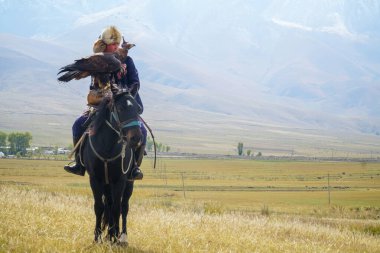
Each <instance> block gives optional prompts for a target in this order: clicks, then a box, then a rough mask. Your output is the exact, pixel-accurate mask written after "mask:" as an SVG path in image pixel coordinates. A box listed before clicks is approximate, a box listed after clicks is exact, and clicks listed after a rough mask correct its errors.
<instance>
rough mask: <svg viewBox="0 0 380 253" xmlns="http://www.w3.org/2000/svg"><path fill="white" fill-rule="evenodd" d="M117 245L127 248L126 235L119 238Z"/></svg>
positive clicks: (123, 234)
mask: <svg viewBox="0 0 380 253" xmlns="http://www.w3.org/2000/svg"><path fill="white" fill-rule="evenodd" d="M119 244H120V245H123V246H128V238H127V234H126V233H122V234H121V235H120V237H119Z"/></svg>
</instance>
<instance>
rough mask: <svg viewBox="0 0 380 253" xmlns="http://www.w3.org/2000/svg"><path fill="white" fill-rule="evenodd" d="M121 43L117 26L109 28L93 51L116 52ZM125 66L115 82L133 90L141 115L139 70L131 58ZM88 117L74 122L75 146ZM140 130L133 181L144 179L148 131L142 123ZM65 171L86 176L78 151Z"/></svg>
mask: <svg viewBox="0 0 380 253" xmlns="http://www.w3.org/2000/svg"><path fill="white" fill-rule="evenodd" d="M120 41H121V34H120V32H119V30H118V29H117V28H116V27H115V26H109V27H107V28H105V29H104V30H103V32H102V34H101V35H100V36H99V39H98V40H96V41H95V43H94V46H93V51H94V53H101V52H105V53H112V52H115V51H116V50H117V49H118V47H119V45H120ZM124 64H125V65H126V66H125V67H126V71H123V72H122V73H118V74H117V76H116V79H117V80H115V82H116V84H118V85H119V86H121V87H122V88H129V89H132V93H133V94H136V95H135V99H136V102H137V103H138V104H139V105H140V106H141V113H142V110H143V108H144V107H143V104H142V101H141V98H140V95H139V93H138V90H139V89H140V80H139V76H138V72H137V69H136V67H135V64H134V63H133V60H132V58H131V57H130V56H128V57H127V59H126V61H125V63H124ZM94 88H95V87H94V80H92V82H91V86H90V89H94ZM88 115H89V113H88V112H85V113H84V114H83V115H81V116H80V117H79V118H78V119H77V120H76V121H75V122H74V125H73V127H72V130H73V142H74V146H75V145H76V144H77V142H78V141H79V139H80V138H81V137H82V135H83V133H84V131H85V130H86V129H84V128H85V127H84V126H83V125H84V123H85V122H86V120H87V119H88ZM140 129H141V132H142V134H143V140H142V144H141V145H140V147H138V148H137V149H136V151H135V166H134V168H133V169H132V174H131V178H132V179H133V180H138V179H142V178H143V173H142V171H141V170H140V168H139V166H140V165H141V162H142V158H143V156H144V151H145V145H146V136H147V131H146V129H145V127H144V124H143V123H142V122H140ZM64 169H65V170H66V171H67V172H70V173H73V174H76V175H81V176H84V174H85V172H86V170H85V168H84V167H83V166H82V164H81V162H80V158H79V152H78V151H76V153H75V164H74V165H71V166H70V165H65V167H64Z"/></svg>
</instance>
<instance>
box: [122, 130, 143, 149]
mask: <svg viewBox="0 0 380 253" xmlns="http://www.w3.org/2000/svg"><path fill="white" fill-rule="evenodd" d="M142 137H143V136H142V133H141V130H140V128H139V127H138V128H134V129H129V130H128V131H127V134H126V135H124V136H123V139H124V140H125V141H126V142H127V145H128V147H130V148H132V149H135V148H137V147H138V146H140V145H141V142H142Z"/></svg>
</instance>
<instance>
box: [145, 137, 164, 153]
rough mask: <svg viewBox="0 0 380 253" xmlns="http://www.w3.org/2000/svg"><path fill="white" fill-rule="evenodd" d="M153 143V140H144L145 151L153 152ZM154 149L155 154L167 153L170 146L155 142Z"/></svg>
mask: <svg viewBox="0 0 380 253" xmlns="http://www.w3.org/2000/svg"><path fill="white" fill-rule="evenodd" d="M153 145H154V143H153V140H152V139H151V138H150V137H149V136H148V138H147V139H146V149H147V151H153V150H154V146H153ZM156 148H157V152H169V151H170V146H168V145H164V144H162V143H160V142H156Z"/></svg>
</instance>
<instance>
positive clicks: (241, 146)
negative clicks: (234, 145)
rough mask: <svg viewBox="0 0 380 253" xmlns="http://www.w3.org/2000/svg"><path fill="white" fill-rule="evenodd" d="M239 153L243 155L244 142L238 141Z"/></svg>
mask: <svg viewBox="0 0 380 253" xmlns="http://www.w3.org/2000/svg"><path fill="white" fill-rule="evenodd" d="M238 155H243V143H242V142H239V143H238Z"/></svg>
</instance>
